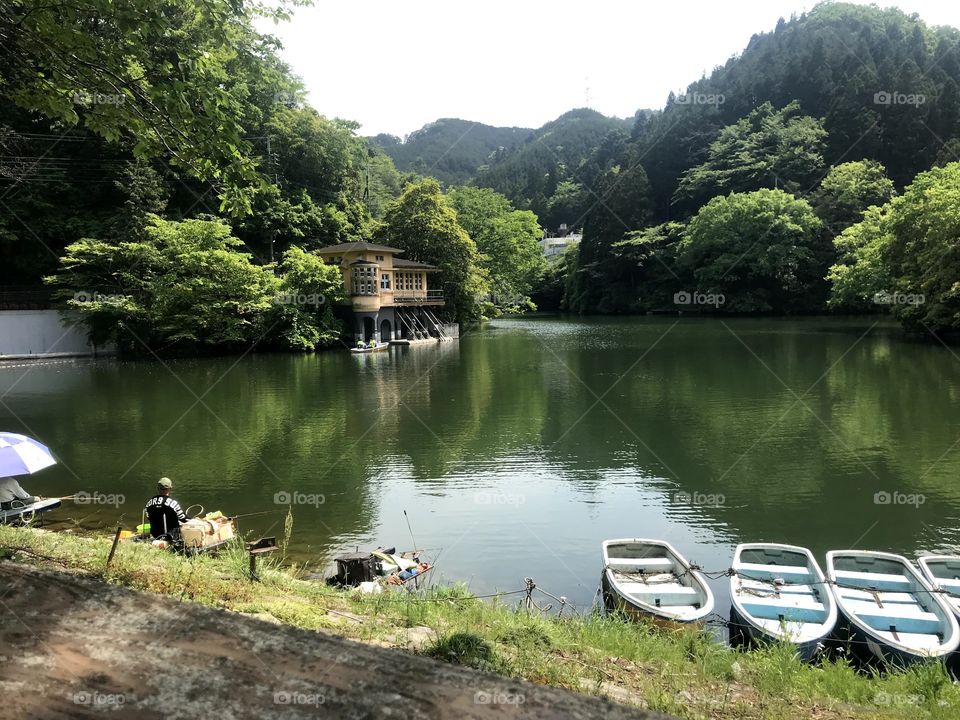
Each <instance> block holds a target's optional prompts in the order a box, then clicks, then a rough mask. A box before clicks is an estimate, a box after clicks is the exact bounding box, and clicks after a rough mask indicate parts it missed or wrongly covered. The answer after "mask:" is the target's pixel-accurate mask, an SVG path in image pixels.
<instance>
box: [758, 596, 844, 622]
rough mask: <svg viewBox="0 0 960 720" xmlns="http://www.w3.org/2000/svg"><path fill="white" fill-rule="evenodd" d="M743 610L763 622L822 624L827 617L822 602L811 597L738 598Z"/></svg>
mask: <svg viewBox="0 0 960 720" xmlns="http://www.w3.org/2000/svg"><path fill="white" fill-rule="evenodd" d="M740 603H741V604H742V605H743V609H744V610H746V611H747V612H748V613H750V614H751V615H753V617H755V618H761V619H763V620H779V619H780V616H781V615H782V616H783V619H784V620H787V621H792V622H815V623H819V622H823V620H824V619H825V618H826V616H827V608H826V606H825V605H824V604H823V603H822V602H817V601H816V600H814V599H813V598H812V597H810V598H804V597H797V598H793V597H791V598H789V599H784V598H758V597H743V596H741V597H740Z"/></svg>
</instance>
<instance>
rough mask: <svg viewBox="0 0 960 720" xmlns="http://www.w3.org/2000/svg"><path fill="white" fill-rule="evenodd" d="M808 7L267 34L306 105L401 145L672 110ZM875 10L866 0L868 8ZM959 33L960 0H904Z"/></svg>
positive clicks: (341, 24) (594, 2)
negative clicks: (780, 22) (584, 114)
mask: <svg viewBox="0 0 960 720" xmlns="http://www.w3.org/2000/svg"><path fill="white" fill-rule="evenodd" d="M814 4H815V3H814V2H810V1H807V2H804V1H803V0H728V1H727V2H717V1H710V0H635V1H633V2H627V1H625V0H622V1H620V2H616V1H614V0H590V1H589V2H584V0H579V1H578V2H569V1H568V0H552V1H551V2H543V1H541V0H510V1H509V2H507V1H505V0H478V1H475V2H471V3H466V2H461V1H460V0H446V1H444V2H438V1H436V0H416V2H397V1H396V0H392V1H391V0H365V1H364V2H342V1H341V2H337V1H336V0H333V1H331V0H315V5H314V6H313V7H307V8H298V9H297V10H296V11H295V12H294V16H293V19H292V20H291V21H289V22H287V23H282V24H280V25H278V26H274V25H273V24H272V23H271V22H267V21H264V22H262V23H261V24H260V28H261V30H263V31H265V32H269V33H271V34H273V35H276V36H277V37H278V38H279V39H280V40H281V42H282V43H283V46H284V48H283V50H282V51H281V57H282V58H283V59H284V60H285V61H286V62H287V63H288V64H289V65H290V66H291V67H292V68H293V70H294V72H295V73H296V74H297V75H299V76H300V77H301V78H303V80H304V82H305V84H306V87H307V90H308V100H309V102H310V104H311V105H312V106H313V107H315V108H316V109H317V110H318V111H319V112H321V113H323V114H324V115H326V116H328V117H341V118H348V119H351V120H356V121H357V122H359V123H361V128H360V131H359V132H360V134H362V135H375V134H377V133H382V132H385V133H390V134H392V135H398V136H400V137H404V136H405V135H407V134H408V133H410V132H412V131H414V130H417V129H418V128H420V127H422V126H423V125H425V124H427V123H429V122H432V121H434V120H436V119H437V118H441V117H456V118H463V119H465V120H474V121H477V122H481V123H486V124H488V125H498V126H519V127H539V126H541V125H543V124H544V123H546V122H548V121H550V120H552V119H554V118H556V117H557V116H559V115H561V114H562V113H564V112H566V111H567V110H570V109H572V108H576V107H585V106H586V107H590V108H593V109H594V110H598V111H600V112H602V113H604V114H605V115H616V116H619V117H627V116H631V115H633V114H634V112H636V110H637V109H639V108H659V107H663V104H664V103H665V101H666V98H667V94H668V93H669V92H670V91H671V90H673V91H674V92H680V91H682V90H683V89H684V88H685V87H686V86H687V85H688V84H689V83H691V82H693V81H695V80H697V79H698V78H700V77H701V76H702V75H703V74H704V73H707V74H709V73H710V72H711V70H713V68H714V67H716V66H717V65H722V64H723V63H724V62H725V61H726V60H727V59H728V58H729V57H730V56H732V55H735V54H737V53H739V52H740V51H742V50H743V48H744V47H745V46H746V44H747V43H748V42H749V40H750V37H751V36H752V35H753V34H755V33H759V32H764V31H771V30H773V28H774V26H775V25H776V22H777V19H778V18H780V17H783V18H785V19H789V17H790V15H791V14H794V13H796V14H800V13H802V12H803V11H805V10H809V9H810V8H811V7H813V5H814ZM861 4H868V3H861ZM877 4H880V5H882V6H886V5H890V4H894V5H896V6H897V7H899V8H901V9H902V10H904V11H905V12H907V13H914V12H915V13H918V14H919V15H920V17H921V18H923V19H924V20H925V21H926V22H927V23H928V24H931V25H953V26H955V27H960V3H958V2H956V0H898V1H897V2H895V3H884V2H880V3H877Z"/></svg>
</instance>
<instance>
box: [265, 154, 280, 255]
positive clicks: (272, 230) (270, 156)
mask: <svg viewBox="0 0 960 720" xmlns="http://www.w3.org/2000/svg"><path fill="white" fill-rule="evenodd" d="M267 162H269V163H270V170H271V171H272V173H273V184H274V185H276V186H277V188H279V187H280V183H279V181H278V180H277V169H276V166H275V165H274V164H273V150H272V148H271V147H270V136H269V135H267ZM275 236H276V229H275V228H274V227H273V226H271V227H270V264H271V265H272V264H273V243H274V238H275Z"/></svg>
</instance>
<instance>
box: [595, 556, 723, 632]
mask: <svg viewBox="0 0 960 720" xmlns="http://www.w3.org/2000/svg"><path fill="white" fill-rule="evenodd" d="M601 586H602V590H603V597H604V602H605V604H606V606H607V608H608V609H610V610H620V611H623V612H624V613H626V614H627V615H628V616H629V617H631V618H632V619H636V620H640V619H644V618H646V619H653V620H655V621H657V622H661V623H667V624H673V623H694V622H698V621H701V620H703V619H704V618H705V617H706V616H707V615H709V614H710V613H711V612H713V605H714V600H713V592H712V591H711V590H710V586H709V585H707V580H706V578H705V577H704V576H703V575H702V574H701V573H700V572H699V571H698V570H697V569H696V568H695V567H694V566H692V565H691V564H690V563H689V562H688V561H687V559H686V558H684V557H683V556H682V555H681V554H680V553H679V552H678V551H677V550H676V548H674V547H673V546H672V545H671V544H670V543H668V542H666V541H664V540H650V539H642V538H633V539H623V540H605V541H604V542H603V575H602V577H601Z"/></svg>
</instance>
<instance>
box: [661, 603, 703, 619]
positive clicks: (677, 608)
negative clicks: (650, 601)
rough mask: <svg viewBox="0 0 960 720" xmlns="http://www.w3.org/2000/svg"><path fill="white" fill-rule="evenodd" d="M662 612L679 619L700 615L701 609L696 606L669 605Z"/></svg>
mask: <svg viewBox="0 0 960 720" xmlns="http://www.w3.org/2000/svg"><path fill="white" fill-rule="evenodd" d="M660 610H661V611H662V612H664V613H667V614H669V615H673V616H674V617H677V618H684V617H692V616H694V615H699V614H700V608H698V607H696V606H694V605H668V606H666V607H662V608H660Z"/></svg>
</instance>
